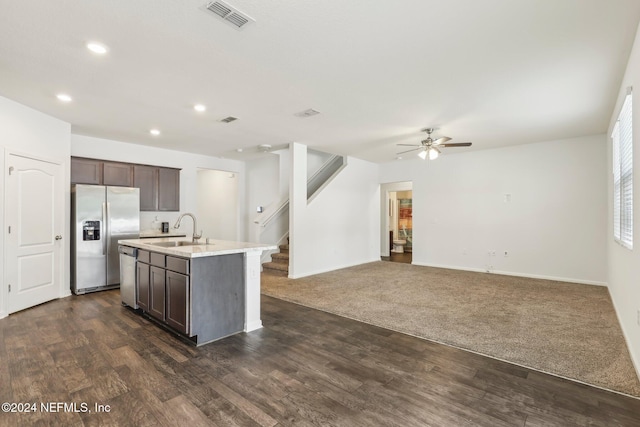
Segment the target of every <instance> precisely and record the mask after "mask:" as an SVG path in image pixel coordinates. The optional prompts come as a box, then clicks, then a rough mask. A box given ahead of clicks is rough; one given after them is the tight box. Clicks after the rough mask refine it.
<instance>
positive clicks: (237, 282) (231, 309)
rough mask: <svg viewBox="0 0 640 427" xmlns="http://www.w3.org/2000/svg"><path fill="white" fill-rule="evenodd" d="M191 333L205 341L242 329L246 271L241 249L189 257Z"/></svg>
mask: <svg viewBox="0 0 640 427" xmlns="http://www.w3.org/2000/svg"><path fill="white" fill-rule="evenodd" d="M191 268H192V270H191V320H192V322H193V323H192V328H191V334H192V335H197V344H198V345H201V344H205V343H207V342H211V341H214V340H217V339H220V338H224V337H226V336H229V335H232V334H235V333H238V332H242V331H243V329H244V321H245V275H244V256H243V254H242V253H239V254H230V255H218V256H210V257H202V258H192V259H191Z"/></svg>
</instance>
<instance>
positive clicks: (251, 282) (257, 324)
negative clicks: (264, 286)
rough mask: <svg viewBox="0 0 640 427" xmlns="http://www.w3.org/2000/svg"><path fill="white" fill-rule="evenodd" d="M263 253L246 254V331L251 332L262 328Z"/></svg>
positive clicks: (251, 252)
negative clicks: (261, 258)
mask: <svg viewBox="0 0 640 427" xmlns="http://www.w3.org/2000/svg"><path fill="white" fill-rule="evenodd" d="M261 255H262V251H250V252H245V253H244V267H245V277H246V292H245V298H246V302H245V304H246V307H245V313H246V317H245V321H244V331H245V332H250V331H255V330H256V329H260V328H262V319H260V256H261Z"/></svg>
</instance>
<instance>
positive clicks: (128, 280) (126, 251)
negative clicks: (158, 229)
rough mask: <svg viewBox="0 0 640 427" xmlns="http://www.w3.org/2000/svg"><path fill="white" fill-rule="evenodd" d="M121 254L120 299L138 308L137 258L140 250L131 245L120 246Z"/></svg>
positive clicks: (119, 251)
mask: <svg viewBox="0 0 640 427" xmlns="http://www.w3.org/2000/svg"><path fill="white" fill-rule="evenodd" d="M118 253H119V254H120V299H121V300H122V304H123V305H128V306H129V307H131V308H138V304H137V301H138V298H137V295H136V258H137V257H138V250H137V249H136V248H132V247H130V246H122V245H120V246H119V247H118Z"/></svg>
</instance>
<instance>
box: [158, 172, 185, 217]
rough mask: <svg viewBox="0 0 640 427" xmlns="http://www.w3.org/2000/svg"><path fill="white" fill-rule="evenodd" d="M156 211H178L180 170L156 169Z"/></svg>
mask: <svg viewBox="0 0 640 427" xmlns="http://www.w3.org/2000/svg"><path fill="white" fill-rule="evenodd" d="M158 210H159V211H179V210H180V169H169V168H159V169H158Z"/></svg>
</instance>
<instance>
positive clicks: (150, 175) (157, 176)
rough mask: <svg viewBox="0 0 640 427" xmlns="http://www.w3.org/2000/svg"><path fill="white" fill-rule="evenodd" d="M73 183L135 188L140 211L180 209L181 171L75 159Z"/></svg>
mask: <svg viewBox="0 0 640 427" xmlns="http://www.w3.org/2000/svg"><path fill="white" fill-rule="evenodd" d="M71 183H72V184H95V185H113V186H119V187H136V188H139V189H140V210H141V211H179V210H180V169H174V168H165V167H159V166H148V165H138V164H132V163H122V162H108V161H104V160H98V159H86V158H82V157H72V158H71Z"/></svg>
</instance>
